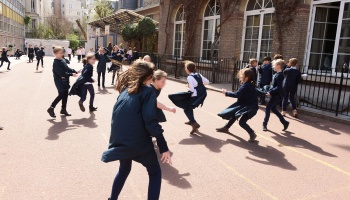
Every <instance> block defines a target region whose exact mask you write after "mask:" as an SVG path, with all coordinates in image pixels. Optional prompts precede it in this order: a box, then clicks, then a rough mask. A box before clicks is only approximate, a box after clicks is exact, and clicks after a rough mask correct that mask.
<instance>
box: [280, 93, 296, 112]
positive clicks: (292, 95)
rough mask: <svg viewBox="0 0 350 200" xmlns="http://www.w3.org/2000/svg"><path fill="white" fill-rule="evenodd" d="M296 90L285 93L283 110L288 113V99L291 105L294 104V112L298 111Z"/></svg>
mask: <svg viewBox="0 0 350 200" xmlns="http://www.w3.org/2000/svg"><path fill="white" fill-rule="evenodd" d="M295 94H296V91H295V90H289V89H285V90H284V93H283V102H282V110H283V111H286V110H287V104H288V99H289V101H290V104H292V108H293V110H295V109H297V105H296V104H295Z"/></svg>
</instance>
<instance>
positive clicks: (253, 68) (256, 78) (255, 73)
mask: <svg viewBox="0 0 350 200" xmlns="http://www.w3.org/2000/svg"><path fill="white" fill-rule="evenodd" d="M246 68H249V69H251V70H252V71H253V72H254V83H255V84H256V83H257V81H258V73H257V70H256V67H253V66H251V65H248V66H247V67H246Z"/></svg>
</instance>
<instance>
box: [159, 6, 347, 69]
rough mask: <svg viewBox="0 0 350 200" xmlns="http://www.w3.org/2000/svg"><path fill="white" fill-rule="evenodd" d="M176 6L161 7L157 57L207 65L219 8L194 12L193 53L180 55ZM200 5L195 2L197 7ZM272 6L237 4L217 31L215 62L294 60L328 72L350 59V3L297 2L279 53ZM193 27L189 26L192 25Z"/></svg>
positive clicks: (180, 14) (181, 28) (180, 18)
mask: <svg viewBox="0 0 350 200" xmlns="http://www.w3.org/2000/svg"><path fill="white" fill-rule="evenodd" d="M176 2H181V1H172V0H164V1H163V2H162V3H161V5H160V21H159V22H160V24H159V43H158V44H159V47H158V49H159V54H163V55H164V54H167V55H174V56H177V57H182V56H183V55H187V56H197V57H201V60H209V59H210V49H211V44H212V42H214V40H215V34H214V32H215V27H216V26H217V25H218V24H220V19H221V16H227V15H228V13H223V12H224V10H225V9H221V8H220V5H219V2H218V1H216V0H207V1H206V2H204V3H203V4H202V6H201V7H199V15H198V16H199V17H197V19H196V22H195V28H194V31H195V33H194V34H195V37H194V39H193V40H192V41H191V42H192V43H193V44H192V47H193V48H192V49H185V45H184V41H185V40H186V38H188V34H186V33H185V26H186V20H185V19H186V17H185V16H186V15H188V14H191V15H192V14H193V13H185V12H184V11H185V10H186V9H184V5H183V4H181V3H178V4H177V3H176ZM198 2H200V1H198ZM275 2H276V1H274V0H240V1H238V5H237V6H236V7H235V11H234V12H233V14H232V15H230V17H229V18H228V19H227V21H226V22H225V23H224V24H223V25H222V26H221V27H220V40H219V41H220V44H219V45H218V48H217V49H216V50H215V54H214V55H215V56H218V57H220V58H232V57H234V58H235V59H237V60H248V59H249V58H252V57H254V58H257V59H262V58H263V57H264V56H273V55H274V54H276V53H281V54H283V55H284V57H285V58H287V59H288V58H291V57H297V58H298V59H299V60H300V62H301V64H303V65H306V66H309V69H310V68H312V69H315V70H316V69H317V70H330V69H333V72H334V71H335V70H336V67H337V66H340V65H343V64H344V62H346V63H347V64H348V66H349V58H350V1H349V0H305V1H300V3H299V4H298V7H297V8H296V10H295V11H294V13H293V21H292V22H291V23H290V24H289V26H286V27H283V31H282V37H283V40H282V42H283V46H282V50H281V51H280V52H279V51H278V45H279V44H278V39H277V30H276V22H275V21H276V20H275V17H276V12H275V5H274V3H275ZM192 25H193V24H192Z"/></svg>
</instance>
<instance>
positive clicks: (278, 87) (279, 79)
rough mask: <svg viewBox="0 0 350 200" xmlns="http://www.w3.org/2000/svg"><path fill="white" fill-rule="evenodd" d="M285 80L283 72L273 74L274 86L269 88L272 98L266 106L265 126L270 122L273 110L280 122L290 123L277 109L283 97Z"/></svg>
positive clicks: (285, 124)
mask: <svg viewBox="0 0 350 200" xmlns="http://www.w3.org/2000/svg"><path fill="white" fill-rule="evenodd" d="M283 80H284V76H283V72H277V73H276V74H275V75H274V76H273V80H272V88H271V89H270V90H269V93H270V95H271V98H270V101H269V103H268V104H267V106H266V111H265V118H264V122H263V126H264V127H266V126H267V124H268V122H269V119H270V113H271V111H272V112H273V113H274V114H275V115H276V116H277V117H278V118H279V120H280V122H281V123H282V124H283V125H284V126H288V124H289V122H287V121H286V120H285V119H284V117H283V116H282V114H281V113H280V112H279V111H278V110H277V107H276V106H277V105H278V104H279V103H280V102H281V100H282V97H283ZM285 129H286V128H285Z"/></svg>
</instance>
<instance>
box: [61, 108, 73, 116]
mask: <svg viewBox="0 0 350 200" xmlns="http://www.w3.org/2000/svg"><path fill="white" fill-rule="evenodd" d="M61 115H65V116H67V117H69V116H72V115H71V114H69V113H68V112H67V110H66V109H65V108H62V110H61Z"/></svg>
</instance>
